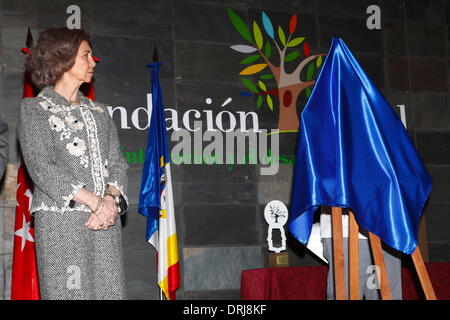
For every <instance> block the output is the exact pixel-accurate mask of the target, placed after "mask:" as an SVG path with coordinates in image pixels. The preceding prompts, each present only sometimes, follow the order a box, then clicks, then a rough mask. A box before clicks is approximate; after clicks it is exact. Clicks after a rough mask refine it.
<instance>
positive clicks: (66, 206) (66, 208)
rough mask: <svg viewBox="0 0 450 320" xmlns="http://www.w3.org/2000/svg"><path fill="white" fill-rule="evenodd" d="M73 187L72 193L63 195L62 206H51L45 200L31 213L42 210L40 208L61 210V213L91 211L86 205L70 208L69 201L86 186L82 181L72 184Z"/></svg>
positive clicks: (53, 210)
mask: <svg viewBox="0 0 450 320" xmlns="http://www.w3.org/2000/svg"><path fill="white" fill-rule="evenodd" d="M70 185H71V186H72V188H73V190H72V192H71V193H70V194H68V195H67V196H63V197H62V198H63V200H64V204H63V206H62V207H61V208H58V207H56V206H51V207H49V206H48V205H46V204H45V203H44V202H42V203H41V205H40V206H38V207H36V208H32V209H31V211H30V214H31V213H33V212H36V211H40V210H45V211H52V212H59V213H61V214H63V213H64V212H66V211H84V212H91V210H90V209H89V208H87V207H86V206H84V205H81V206H80V208H75V207H74V208H70V207H69V203H70V200H72V199H73V197H74V196H75V195H76V194H77V193H78V191H80V189H81V188H83V187H84V185H83V184H82V183H80V184H76V185H75V184H70Z"/></svg>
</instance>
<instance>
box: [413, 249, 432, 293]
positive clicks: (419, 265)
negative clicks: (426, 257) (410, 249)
mask: <svg viewBox="0 0 450 320" xmlns="http://www.w3.org/2000/svg"><path fill="white" fill-rule="evenodd" d="M411 257H412V259H413V262H414V267H415V268H416V272H417V275H418V276H419V280H420V284H421V285H422V289H423V292H424V293H425V298H426V299H427V300H437V298H436V294H435V293H434V289H433V286H432V285H431V281H430V277H429V276H428V272H427V269H426V267H425V263H424V262H423V258H422V255H421V254H420V250H419V246H417V248H416V250H414V253H413V254H412V255H411Z"/></svg>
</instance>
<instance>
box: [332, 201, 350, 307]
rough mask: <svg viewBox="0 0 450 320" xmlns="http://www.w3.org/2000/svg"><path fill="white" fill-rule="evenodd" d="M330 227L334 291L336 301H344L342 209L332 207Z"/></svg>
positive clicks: (345, 297)
mask: <svg viewBox="0 0 450 320" xmlns="http://www.w3.org/2000/svg"><path fill="white" fill-rule="evenodd" d="M331 226H332V230H333V231H332V232H333V234H332V235H333V265H334V290H335V298H336V300H346V299H347V292H346V288H345V270H344V248H343V237H342V208H338V207H332V209H331Z"/></svg>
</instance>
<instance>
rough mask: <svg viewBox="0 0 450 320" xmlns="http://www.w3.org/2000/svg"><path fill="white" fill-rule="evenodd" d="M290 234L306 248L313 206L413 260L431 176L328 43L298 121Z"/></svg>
mask: <svg viewBox="0 0 450 320" xmlns="http://www.w3.org/2000/svg"><path fill="white" fill-rule="evenodd" d="M296 153H297V155H296V164H295V172H294V182H293V189H292V198H291V213H290V217H289V230H290V232H291V233H292V234H293V235H294V237H296V238H297V239H298V240H299V241H300V242H302V243H306V242H307V241H308V239H309V235H310V232H311V226H312V221H313V217H314V213H315V211H316V209H317V208H318V206H320V205H325V206H334V207H344V208H351V209H352V211H353V212H354V214H355V217H356V220H357V222H358V224H359V225H360V226H361V227H363V228H365V229H367V230H368V231H370V232H372V233H374V234H375V235H378V236H379V237H380V238H381V240H382V241H384V242H385V243H386V244H388V245H390V246H391V247H393V248H395V249H397V250H400V251H402V252H404V253H407V254H412V253H413V252H414V250H415V248H416V246H417V233H418V227H419V219H420V216H421V213H422V209H423V206H424V204H425V201H426V199H427V198H428V195H429V193H430V191H431V177H430V175H429V173H428V171H427V170H426V168H425V166H424V164H423V162H422V161H421V159H420V157H419V155H418V153H417V151H416V149H415V148H414V145H413V143H412V141H411V140H410V138H409V136H408V133H407V131H406V130H405V127H404V126H403V124H402V122H401V121H400V119H399V118H398V116H397V115H396V113H395V111H394V110H393V108H392V107H391V106H390V105H389V103H388V102H387V101H386V99H385V98H384V97H383V95H382V94H381V93H380V92H379V90H378V89H377V88H376V86H375V85H374V84H373V82H372V81H371V80H370V79H369V77H368V76H367V74H366V73H365V72H364V70H363V69H362V68H361V66H360V65H359V64H358V62H357V61H356V59H355V57H354V56H353V55H352V53H351V52H350V50H349V49H348V47H347V46H346V45H345V43H344V41H342V40H341V39H340V38H333V42H332V45H331V48H330V50H329V52H328V55H327V58H326V60H325V62H324V65H323V67H322V70H321V71H320V74H319V76H318V79H317V82H316V84H315V87H314V90H313V92H312V94H311V97H310V99H309V100H308V102H307V104H306V107H305V109H304V111H303V112H302V115H301V121H300V128H299V135H298V140H297V150H296Z"/></svg>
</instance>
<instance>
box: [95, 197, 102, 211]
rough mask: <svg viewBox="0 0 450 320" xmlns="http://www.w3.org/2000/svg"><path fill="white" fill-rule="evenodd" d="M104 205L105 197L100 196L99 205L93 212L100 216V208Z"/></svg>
mask: <svg viewBox="0 0 450 320" xmlns="http://www.w3.org/2000/svg"><path fill="white" fill-rule="evenodd" d="M102 205H103V198H102V197H98V201H97V206H96V207H95V210H93V212H94V214H95V215H96V216H98V215H99V214H100V212H99V209H100V208H101V207H102ZM97 212H98V213H97Z"/></svg>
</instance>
